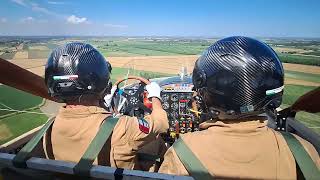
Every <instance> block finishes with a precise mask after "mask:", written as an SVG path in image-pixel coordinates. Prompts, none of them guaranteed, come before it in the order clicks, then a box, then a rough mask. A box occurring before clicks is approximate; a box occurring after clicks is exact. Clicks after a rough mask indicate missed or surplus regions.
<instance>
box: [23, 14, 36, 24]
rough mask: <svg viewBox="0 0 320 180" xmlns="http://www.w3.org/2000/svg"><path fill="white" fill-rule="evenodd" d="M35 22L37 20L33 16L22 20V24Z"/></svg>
mask: <svg viewBox="0 0 320 180" xmlns="http://www.w3.org/2000/svg"><path fill="white" fill-rule="evenodd" d="M34 21H35V19H34V18H33V17H31V16H29V17H25V18H22V19H20V22H22V23H30V22H34Z"/></svg>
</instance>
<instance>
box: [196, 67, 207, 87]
mask: <svg viewBox="0 0 320 180" xmlns="http://www.w3.org/2000/svg"><path fill="white" fill-rule="evenodd" d="M194 82H195V84H196V86H197V88H202V87H204V86H205V85H206V82H207V75H206V73H205V72H204V71H203V70H201V71H198V72H197V74H196V76H195V81H194Z"/></svg>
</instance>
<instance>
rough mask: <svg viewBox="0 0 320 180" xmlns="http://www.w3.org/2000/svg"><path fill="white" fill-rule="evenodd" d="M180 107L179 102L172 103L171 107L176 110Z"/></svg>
mask: <svg viewBox="0 0 320 180" xmlns="http://www.w3.org/2000/svg"><path fill="white" fill-rule="evenodd" d="M178 108H179V104H178V103H176V102H175V103H172V104H171V109H174V110H176V109H178Z"/></svg>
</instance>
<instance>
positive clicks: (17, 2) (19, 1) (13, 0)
mask: <svg viewBox="0 0 320 180" xmlns="http://www.w3.org/2000/svg"><path fill="white" fill-rule="evenodd" d="M11 1H12V2H14V3H16V4H19V5H20V6H25V7H27V4H26V3H25V2H24V0H11Z"/></svg>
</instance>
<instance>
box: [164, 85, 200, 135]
mask: <svg viewBox="0 0 320 180" xmlns="http://www.w3.org/2000/svg"><path fill="white" fill-rule="evenodd" d="M192 87H193V86H192V84H168V85H165V86H162V91H161V98H162V101H163V103H162V107H163V109H164V110H165V111H166V112H167V115H168V120H169V134H170V137H171V138H172V139H175V138H176V137H177V136H178V135H179V134H183V133H187V132H193V131H198V130H199V119H198V118H197V117H195V115H194V114H193V113H192V112H190V109H191V108H192V107H191V106H192V105H191V100H192V95H193V91H192Z"/></svg>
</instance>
